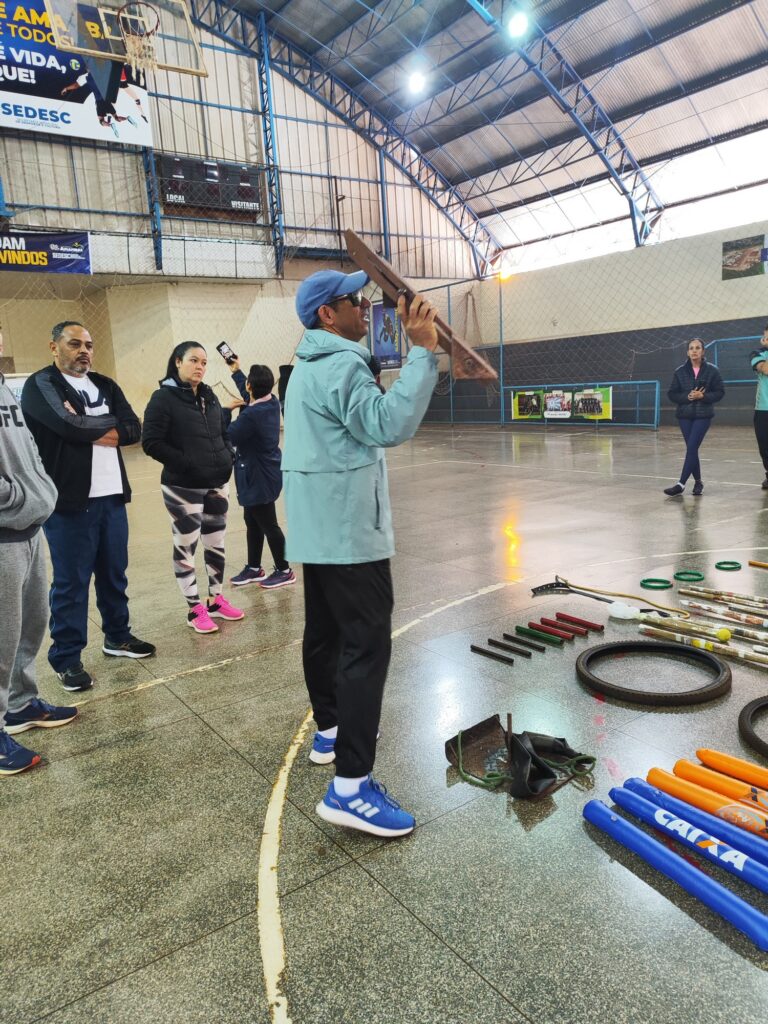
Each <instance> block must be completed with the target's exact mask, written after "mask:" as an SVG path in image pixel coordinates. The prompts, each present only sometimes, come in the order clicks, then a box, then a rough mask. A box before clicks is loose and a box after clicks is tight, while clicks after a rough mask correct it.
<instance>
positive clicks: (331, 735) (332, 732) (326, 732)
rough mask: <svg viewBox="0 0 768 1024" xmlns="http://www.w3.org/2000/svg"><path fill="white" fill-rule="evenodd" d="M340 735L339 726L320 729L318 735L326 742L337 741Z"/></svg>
mask: <svg viewBox="0 0 768 1024" xmlns="http://www.w3.org/2000/svg"><path fill="white" fill-rule="evenodd" d="M338 734H339V727H338V725H334V727H333V728H332V729H318V730H317V735H318V736H322V737H323V739H324V740H335V739H336V737H337V736H338Z"/></svg>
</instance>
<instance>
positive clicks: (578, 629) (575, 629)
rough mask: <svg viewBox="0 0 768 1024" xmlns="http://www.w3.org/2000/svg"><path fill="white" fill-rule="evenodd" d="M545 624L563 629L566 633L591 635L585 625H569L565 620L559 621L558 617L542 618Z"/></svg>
mask: <svg viewBox="0 0 768 1024" xmlns="http://www.w3.org/2000/svg"><path fill="white" fill-rule="evenodd" d="M541 621H542V622H543V623H544V625H545V626H553V627H554V628H555V629H562V630H564V632H566V633H571V634H572V635H573V636H589V632H588V630H586V629H584V627H583V626H569V625H567V624H566V623H565V622H559V621H558V620H557V619H542V620H541Z"/></svg>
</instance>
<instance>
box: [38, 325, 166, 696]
mask: <svg viewBox="0 0 768 1024" xmlns="http://www.w3.org/2000/svg"><path fill="white" fill-rule="evenodd" d="M50 348H51V352H52V353H53V365H51V366H46V367H45V368H44V369H42V370H38V371H37V373H34V374H32V376H31V377H30V378H29V380H28V381H27V382H26V384H25V385H24V390H23V391H22V395H21V407H22V409H23V411H24V416H25V418H26V421H27V424H28V425H29V429H30V430H31V431H32V434H33V436H34V438H35V441H36V442H37V447H38V449H39V450H40V457H41V458H42V460H43V465H44V466H45V469H46V471H47V473H48V474H49V475H50V477H51V478H52V479H53V481H54V483H55V484H56V488H57V490H58V492H59V499H58V501H57V503H56V509H55V511H54V512H53V514H52V515H51V517H50V519H49V520H48V522H47V523H46V524H45V535H46V537H47V539H48V546H49V548H50V552H51V561H52V563H53V584H52V586H51V601H50V603H51V640H52V643H51V647H50V649H49V652H48V660H49V662H50V663H51V665H52V667H53V669H54V671H55V672H56V674H57V675H58V677H59V679H60V680H61V683H62V685H63V686H64V689H65V690H73V691H78V690H87V689H89V688H90V687H91V686H92V685H93V679H92V678H91V676H90V674H89V673H88V672H87V671H86V669H85V668H83V663H82V661H81V654H82V651H83V649H84V647H85V646H86V644H87V642H88V589H89V587H90V582H91V577H92V576H93V577H95V586H96V603H97V605H98V607H99V612H100V613H101V621H102V629H103V630H104V643H103V646H102V650H103V651H104V653H105V654H108V655H111V656H113V657H123V658H147V657H149V656H150V655H151V654H154V653H155V648H154V647H153V646H152V644H148V643H144V642H143V641H141V640H138V639H137V638H136V637H134V636H133V634H132V633H131V630H130V624H129V618H128V597H127V594H126V590H127V586H128V580H127V578H126V569H127V567H128V517H127V515H126V510H125V505H126V502H128V501H130V500H131V488H130V486H129V484H128V478H127V476H126V473H125V466H124V465H123V459H122V456H121V454H120V446H121V445H129V444H136V442H137V441H138V440H139V438H140V436H141V425H140V423H139V420H138V417H137V416H136V414H135V413H134V411H133V409H132V408H131V407H130V405H129V404H128V401H127V400H126V398H125V395H124V394H123V392H122V391H121V390H120V388H119V387H118V386H117V384H116V383H115V382H114V381H113V380H111V379H110V378H109V377H104V376H103V375H102V374H100V373H92V372H91V362H92V360H93V341H92V339H91V336H90V334H89V333H88V331H87V330H86V329H85V327H83V325H82V324H80V323H76V322H74V321H72V320H66V321H64V322H63V323H60V324H56V326H55V327H54V328H53V331H52V341H51V343H50Z"/></svg>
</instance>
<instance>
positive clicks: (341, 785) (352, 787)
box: [333, 775, 368, 800]
mask: <svg viewBox="0 0 768 1024" xmlns="http://www.w3.org/2000/svg"><path fill="white" fill-rule="evenodd" d="M367 778H368V776H367V775H363V776H362V778H359V779H345V778H343V777H342V776H341V775H337V776H336V778H335V779H334V780H333V788H334V789H335V790H336V793H337V795H338V796H341V797H344V799H345V800H346V799H347V798H348V797H350V796H354V795H355V793H357V792H358V791H359V790H360V784H361V783H362V782H365V780H366V779H367Z"/></svg>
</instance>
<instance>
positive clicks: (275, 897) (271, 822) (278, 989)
mask: <svg viewBox="0 0 768 1024" xmlns="http://www.w3.org/2000/svg"><path fill="white" fill-rule="evenodd" d="M514 585H515V584H514V583H495V584H493V585H492V586H489V587H483V588H482V589H481V590H477V591H475V593H473V594H469V595H467V596H466V597H460V598H458V599H457V600H456V601H451V602H450V603H449V604H446V605H443V606H442V608H436V609H435V610H434V611H431V612H427V613H426V614H425V615H422V616H421V618H418V619H414V620H413V621H412V622H407V623H406V624H405V625H404V626H400V628H399V629H396V630H395V631H394V632H393V633H392V638H393V639H394V638H395V637H398V636H402V635H403V633H406V632H407V631H408V630H409V629H412V628H413V627H414V626H416V625H418V624H419V623H420V622H423V621H424V619H429V618H431V617H432V616H433V615H437V614H439V613H440V612H443V611H446V610H447V609H448V608H455V607H456V606H457V605H460V604H464V603H465V602H467V601H472V600H474V599H475V598H476V597H482V596H483V595H484V594H491V593H493V592H494V591H495V590H502V589H503V588H504V587H511V586H514ZM311 721H312V711H311V710H310V711H309V712H307V716H306V718H305V719H304V720H303V722H302V723H301V725H300V726H299V729H298V732H297V733H296V735H295V736H294V737H293V739H292V740H291V745H290V747H289V748H288V752H287V753H286V755H285V757H284V758H283V763H282V766H281V768H280V771H279V773H278V776H277V779H276V780H275V784H274V786H273V787H272V793H271V795H270V798H269V804H268V805H267V814H266V817H265V819H264V828H263V830H262V833H261V845H260V848H259V872H258V879H259V896H258V904H257V908H256V914H257V919H258V922H259V947H260V950H261V963H262V968H263V970H264V987H265V988H266V991H267V1000H268V1002H269V1012H270V1016H271V1018H272V1024H291V1018H290V1016H289V1014H288V999H287V996H286V995H285V985H284V975H285V939H284V935H283V921H282V916H281V913H280V893H279V889H278V881H277V862H278V858H279V856H280V832H281V827H282V817H283V807H284V806H285V799H286V793H287V790H288V776H289V775H290V772H291V768H292V767H293V762H294V761H295V760H296V755H297V754H298V752H299V749H300V747H301V745H302V744H303V742H304V739H305V737H306V735H307V731H308V730H309V723H310V722H311Z"/></svg>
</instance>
